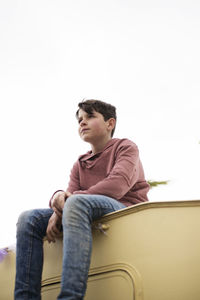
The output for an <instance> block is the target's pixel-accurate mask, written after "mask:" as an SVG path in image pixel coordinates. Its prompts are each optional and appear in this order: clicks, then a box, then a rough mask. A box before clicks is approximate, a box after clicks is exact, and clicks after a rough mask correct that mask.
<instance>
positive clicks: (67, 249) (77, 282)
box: [58, 194, 125, 300]
mask: <svg viewBox="0 0 200 300" xmlns="http://www.w3.org/2000/svg"><path fill="white" fill-rule="evenodd" d="M122 208H125V206H124V205H123V204H122V203H120V202H119V201H117V200H114V199H112V198H109V197H106V196H102V195H84V194H79V195H73V196H71V197H69V198H68V199H67V201H66V203H65V206H64V209H63V271H62V282H61V292H60V295H59V297H58V299H60V300H61V299H65V300H81V299H83V297H84V294H85V291H86V284H87V278H88V271H89V266H90V257H91V249H92V232H91V223H92V221H93V220H95V219H98V218H100V217H101V216H103V215H105V214H107V213H110V212H113V211H115V210H119V209H122Z"/></svg>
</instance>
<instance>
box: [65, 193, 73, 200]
mask: <svg viewBox="0 0 200 300" xmlns="http://www.w3.org/2000/svg"><path fill="white" fill-rule="evenodd" d="M71 195H72V194H71V193H70V192H69V191H66V192H65V199H67V198H69V197H70V196H71Z"/></svg>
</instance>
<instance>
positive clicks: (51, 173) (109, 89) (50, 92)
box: [0, 0, 200, 247]
mask: <svg viewBox="0 0 200 300" xmlns="http://www.w3.org/2000/svg"><path fill="white" fill-rule="evenodd" d="M199 53H200V2H199V1H192V0H185V1H184V0H182V1H181V0H180V1H178V0H173V1H172V0H168V1H164V0H163V1H156V0H152V1H149V0H143V1H141V0H140V1H139V0H137V1H133V0H132V1H131V0H101V1H100V0H99V1H97V0H87V1H84V0H65V1H64V0H62V1H61V0H60V1H59V0H48V1H47V0H46V1H45V0H39V1H38V0H34V1H30V0H21V1H18V0H1V1H0V128H1V152H0V182H1V185H0V195H1V213H0V214H1V217H0V247H3V246H7V245H9V244H12V243H13V242H15V224H16V221H17V218H18V215H19V213H20V212H22V211H23V210H26V209H30V208H36V207H47V206H48V201H49V198H50V196H51V194H52V193H53V192H54V191H55V190H56V189H59V188H66V186H67V183H68V175H69V172H70V169H71V167H72V164H73V163H74V161H75V160H76V159H77V157H78V155H79V154H82V153H84V152H85V151H87V150H89V145H88V144H84V143H83V142H82V141H80V140H79V137H78V134H77V122H76V119H75V117H74V114H75V111H76V109H77V103H78V102H80V101H81V100H82V99H83V98H95V99H101V100H104V101H107V102H110V103H112V104H113V105H115V106H116V107H117V112H118V124H117V130H116V134H115V137H127V138H130V139H131V140H133V141H134V142H135V143H136V144H137V145H138V146H139V149H140V154H141V159H142V162H143V166H144V169H145V173H146V178H147V179H148V180H149V179H151V180H170V183H169V184H168V185H167V186H162V187H158V188H154V189H152V190H151V192H150V193H149V199H150V201H163V200H191V199H200V144H199V141H200V118H199V113H200V71H199V70H200V55H199Z"/></svg>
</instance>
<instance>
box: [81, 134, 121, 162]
mask: <svg viewBox="0 0 200 300" xmlns="http://www.w3.org/2000/svg"><path fill="white" fill-rule="evenodd" d="M116 140H117V139H111V140H109V141H108V143H107V144H106V145H105V147H104V148H103V149H102V150H101V151H100V152H97V153H95V154H93V153H92V151H91V150H90V151H88V152H87V153H85V154H83V155H81V156H80V157H79V161H87V160H93V159H95V158H96V157H98V156H100V154H101V153H102V152H104V151H105V150H106V149H108V148H109V147H111V146H112V145H113V144H114V143H115V142H116Z"/></svg>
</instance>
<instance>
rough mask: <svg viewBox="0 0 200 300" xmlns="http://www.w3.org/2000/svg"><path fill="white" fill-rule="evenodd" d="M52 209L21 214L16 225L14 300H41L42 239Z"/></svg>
mask: <svg viewBox="0 0 200 300" xmlns="http://www.w3.org/2000/svg"><path fill="white" fill-rule="evenodd" d="M52 213H53V210H52V209H35V210H30V211H26V212H24V213H22V214H21V215H20V217H19V220H18V223H17V249H16V280H15V300H24V299H27V300H28V299H34V300H39V299H41V296H40V291H41V274H42V266H43V238H44V236H45V234H46V228H47V225H48V221H49V218H50V216H51V215H52Z"/></svg>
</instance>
